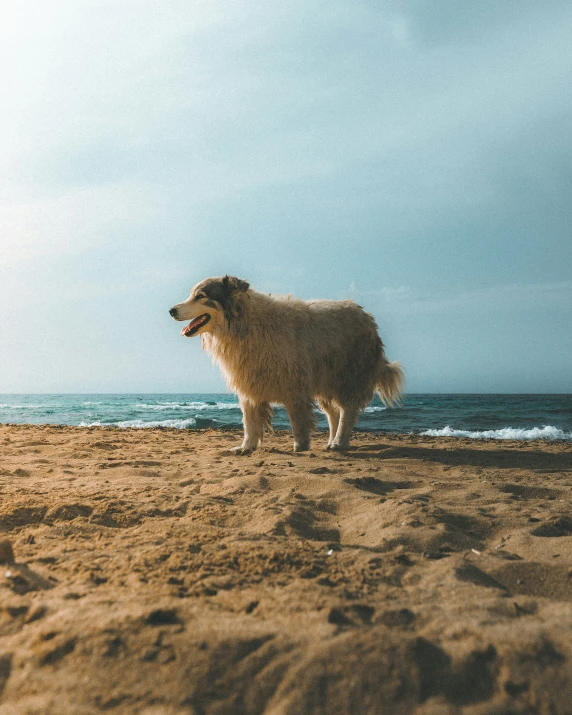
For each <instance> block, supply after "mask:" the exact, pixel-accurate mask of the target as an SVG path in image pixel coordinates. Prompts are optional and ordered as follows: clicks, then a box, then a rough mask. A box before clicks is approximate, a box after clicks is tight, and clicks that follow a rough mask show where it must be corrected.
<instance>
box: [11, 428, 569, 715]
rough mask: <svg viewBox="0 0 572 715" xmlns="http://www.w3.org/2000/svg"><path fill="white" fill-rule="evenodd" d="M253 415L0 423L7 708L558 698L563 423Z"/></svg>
mask: <svg viewBox="0 0 572 715" xmlns="http://www.w3.org/2000/svg"><path fill="white" fill-rule="evenodd" d="M241 434H242V433H241V430H224V431H223V430H219V429H216V430H213V429H204V430H199V429H193V430H181V429H175V428H147V429H137V428H131V429H129V428H113V427H71V426H66V425H29V424H26V425H0V447H1V449H0V496H1V499H0V542H9V544H10V548H11V549H12V551H13V555H14V560H11V557H10V555H9V553H8V547H6V546H5V547H3V548H4V551H2V547H1V545H0V558H2V559H3V560H4V563H2V564H0V594H1V599H0V712H2V711H4V710H5V711H6V712H11V713H12V712H14V713H48V714H49V713H54V714H55V713H58V714H65V713H70V714H71V713H75V712H78V711H80V710H81V712H85V713H92V712H93V713H95V712H101V710H103V709H105V710H108V711H110V712H117V713H141V712H145V713H149V715H150V713H161V714H163V713H165V714H170V713H178V712H188V713H201V712H204V713H213V714H214V713H217V714H220V713H234V712H244V713H259V712H263V711H264V712H268V713H276V714H278V713H280V714H283V713H284V714H288V715H290V714H291V715H294V713H300V712H316V713H318V712H320V713H321V712H323V713H328V715H330V714H333V715H336V714H338V713H339V714H340V715H342V713H347V712H360V713H362V712H363V713H376V714H377V713H380V712H387V713H392V714H393V713H417V714H418V715H429V714H430V713H431V714H432V713H437V712H438V713H440V714H441V713H442V714H443V715H454V714H456V713H463V715H484V714H485V713H487V714H488V713H493V712H495V713H501V712H507V711H511V712H515V713H520V712H522V713H523V714H524V713H526V712H530V711H532V710H536V711H538V712H544V711H549V710H550V712H553V713H556V714H560V713H562V714H564V713H567V712H569V703H570V702H572V644H570V639H569V638H568V635H567V634H568V633H569V632H570V630H571V629H572V514H571V512H570V504H571V503H572V502H571V497H572V444H571V443H570V442H566V441H544V440H541V441H520V440H518V441H516V440H514V441H510V440H492V439H491V440H476V439H465V438H457V437H429V436H423V435H408V434H391V433H372V432H361V431H360V432H356V434H355V436H354V439H353V446H352V448H350V449H349V450H348V451H347V452H345V453H330V452H323V451H322V449H321V447H322V443H325V441H326V436H325V434H324V433H323V432H318V433H316V435H315V437H314V440H313V445H312V450H311V451H310V452H305V453H293V452H292V451H291V441H292V439H291V434H290V432H287V431H282V430H278V431H277V432H276V434H274V435H269V436H268V437H267V438H265V441H264V443H263V447H262V448H261V449H260V450H258V451H256V452H254V453H253V454H252V455H250V456H247V457H237V456H231V455H229V454H228V449H229V447H232V446H235V445H236V444H238V443H239V442H240V439H241ZM8 574H9V575H8Z"/></svg>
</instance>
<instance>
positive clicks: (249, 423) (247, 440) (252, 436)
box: [230, 400, 270, 454]
mask: <svg viewBox="0 0 572 715" xmlns="http://www.w3.org/2000/svg"><path fill="white" fill-rule="evenodd" d="M240 407H241V409H242V423H243V425H244V439H243V441H242V444H241V445H240V446H238V447H233V449H231V450H230V451H231V452H234V454H251V452H254V450H255V449H256V448H257V447H258V445H259V444H260V441H261V440H262V435H263V434H264V426H265V423H266V420H267V419H268V412H269V410H270V405H269V404H268V403H266V402H263V403H260V404H255V403H253V402H250V401H248V400H240Z"/></svg>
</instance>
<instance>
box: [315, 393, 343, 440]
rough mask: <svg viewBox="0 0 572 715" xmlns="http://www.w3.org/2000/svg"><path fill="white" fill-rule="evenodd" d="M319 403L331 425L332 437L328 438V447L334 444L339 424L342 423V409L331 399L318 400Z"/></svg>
mask: <svg viewBox="0 0 572 715" xmlns="http://www.w3.org/2000/svg"><path fill="white" fill-rule="evenodd" d="M318 405H319V406H320V409H321V410H322V411H323V412H325V413H326V417H327V418H328V425H329V427H330V437H329V439H328V444H327V445H326V449H327V448H328V447H329V446H330V445H331V444H332V442H333V441H334V438H335V436H336V432H337V431H338V425H339V423H340V411H339V409H338V408H337V407H336V406H335V405H334V404H333V403H331V402H330V401H329V400H318Z"/></svg>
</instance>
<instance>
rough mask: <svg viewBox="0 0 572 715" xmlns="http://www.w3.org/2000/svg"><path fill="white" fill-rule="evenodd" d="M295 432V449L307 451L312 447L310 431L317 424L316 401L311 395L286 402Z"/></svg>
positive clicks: (296, 450)
mask: <svg viewBox="0 0 572 715" xmlns="http://www.w3.org/2000/svg"><path fill="white" fill-rule="evenodd" d="M284 407H285V408H286V411H287V412H288V417H290V423H291V424H292V431H293V432H294V451H295V452H305V451H306V450H307V449H310V432H311V430H312V429H313V428H314V425H315V424H316V420H315V418H314V403H313V402H312V400H311V399H310V398H309V397H301V398H299V399H297V400H294V401H292V402H289V403H288V404H285V405H284Z"/></svg>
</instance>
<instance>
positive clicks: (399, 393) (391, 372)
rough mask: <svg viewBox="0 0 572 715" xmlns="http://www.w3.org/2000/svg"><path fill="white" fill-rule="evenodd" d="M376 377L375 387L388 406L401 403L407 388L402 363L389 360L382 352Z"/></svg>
mask: <svg viewBox="0 0 572 715" xmlns="http://www.w3.org/2000/svg"><path fill="white" fill-rule="evenodd" d="M376 378H377V379H376V383H375V389H376V391H377V394H378V395H379V397H380V398H381V401H382V402H383V404H384V405H387V406H388V407H395V406H398V405H400V404H401V400H402V399H403V390H404V388H405V375H404V373H403V368H402V367H401V365H400V364H399V363H398V362H389V361H388V360H387V358H386V357H385V355H384V354H383V352H382V354H381V357H380V359H379V362H378V363H377V376H376Z"/></svg>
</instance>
